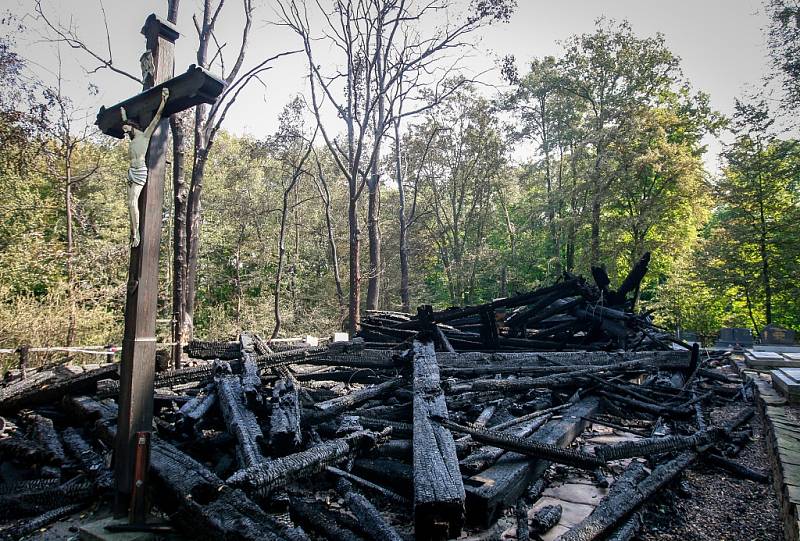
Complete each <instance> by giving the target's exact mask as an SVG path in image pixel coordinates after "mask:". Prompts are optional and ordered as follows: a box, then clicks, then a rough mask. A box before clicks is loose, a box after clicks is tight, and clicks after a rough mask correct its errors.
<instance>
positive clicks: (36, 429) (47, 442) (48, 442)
mask: <svg viewBox="0 0 800 541" xmlns="http://www.w3.org/2000/svg"><path fill="white" fill-rule="evenodd" d="M22 418H23V419H24V420H25V422H26V423H27V424H28V433H29V434H30V437H31V439H33V441H35V442H38V443H39V444H40V445H41V446H42V447H44V448H45V449H47V451H48V453H50V454H51V455H52V456H54V457H55V458H56V461H57V462H58V463H64V462H65V461H66V456H65V455H64V446H63V445H61V439H60V438H59V437H58V432H56V428H55V426H54V425H53V421H52V419H49V418H47V417H43V416H42V415H38V414H36V413H33V412H25V413H24V414H23V415H22Z"/></svg>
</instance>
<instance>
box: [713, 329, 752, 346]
mask: <svg viewBox="0 0 800 541" xmlns="http://www.w3.org/2000/svg"><path fill="white" fill-rule="evenodd" d="M752 345H753V333H751V332H750V329H745V328H741V327H723V328H722V329H720V330H719V340H717V343H716V344H715V347H718V348H730V347H734V346H741V347H749V346H752Z"/></svg>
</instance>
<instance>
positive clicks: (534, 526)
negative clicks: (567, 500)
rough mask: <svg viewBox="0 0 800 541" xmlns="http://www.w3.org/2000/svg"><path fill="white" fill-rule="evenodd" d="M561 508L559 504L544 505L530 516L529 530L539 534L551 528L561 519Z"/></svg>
mask: <svg viewBox="0 0 800 541" xmlns="http://www.w3.org/2000/svg"><path fill="white" fill-rule="evenodd" d="M562 511H563V510H562V508H561V506H560V505H545V506H544V507H542V508H541V509H539V510H538V511H536V513H534V514H533V517H532V518H531V530H532V531H533V533H534V534H538V535H541V534H543V533H547V532H549V531H550V530H552V529H553V528H554V527H555V525H556V524H558V523H559V521H560V520H561V513H562Z"/></svg>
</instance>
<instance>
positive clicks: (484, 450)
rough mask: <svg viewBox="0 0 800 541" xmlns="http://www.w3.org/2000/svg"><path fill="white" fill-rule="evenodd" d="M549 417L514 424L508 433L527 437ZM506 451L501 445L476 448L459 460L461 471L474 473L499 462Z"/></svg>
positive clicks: (518, 436)
mask: <svg viewBox="0 0 800 541" xmlns="http://www.w3.org/2000/svg"><path fill="white" fill-rule="evenodd" d="M549 419H550V418H549V416H543V417H538V418H534V419H532V420H530V421H528V422H525V423H521V424H518V425H514V426H513V427H512V428H509V429H508V432H507V434H509V435H510V436H513V437H515V438H527V437H528V436H530V435H531V434H532V433H533V432H534V431H536V430H537V429H539V428H540V427H541V426H543V425H544V424H545V423H546V422H547V421H548V420H549ZM477 441H480V440H477ZM505 452H506V450H505V449H503V448H501V447H494V446H491V445H485V446H483V447H480V448H478V449H476V450H475V451H474V452H473V453H472V454H470V455H469V456H468V457H466V458H464V459H463V460H461V462H459V466H460V467H461V471H462V472H464V473H465V474H467V475H474V474H476V473H478V472H480V471H483V470H485V469H486V468H488V467H489V466H491V465H492V464H494V463H495V462H497V460H498V459H499V458H500V457H501V456H502V455H503V453H505Z"/></svg>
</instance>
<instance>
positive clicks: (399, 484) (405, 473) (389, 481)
mask: <svg viewBox="0 0 800 541" xmlns="http://www.w3.org/2000/svg"><path fill="white" fill-rule="evenodd" d="M353 472H354V473H356V474H357V475H359V476H361V477H364V478H365V479H368V480H371V481H373V482H375V483H378V484H380V485H382V486H383V485H385V486H388V487H391V488H392V489H393V490H396V491H397V492H399V493H400V494H403V495H406V494H407V495H409V496H413V494H414V470H413V468H412V467H411V465H409V464H406V463H405V462H401V461H399V460H391V459H388V458H357V459H356V460H355V461H353Z"/></svg>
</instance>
